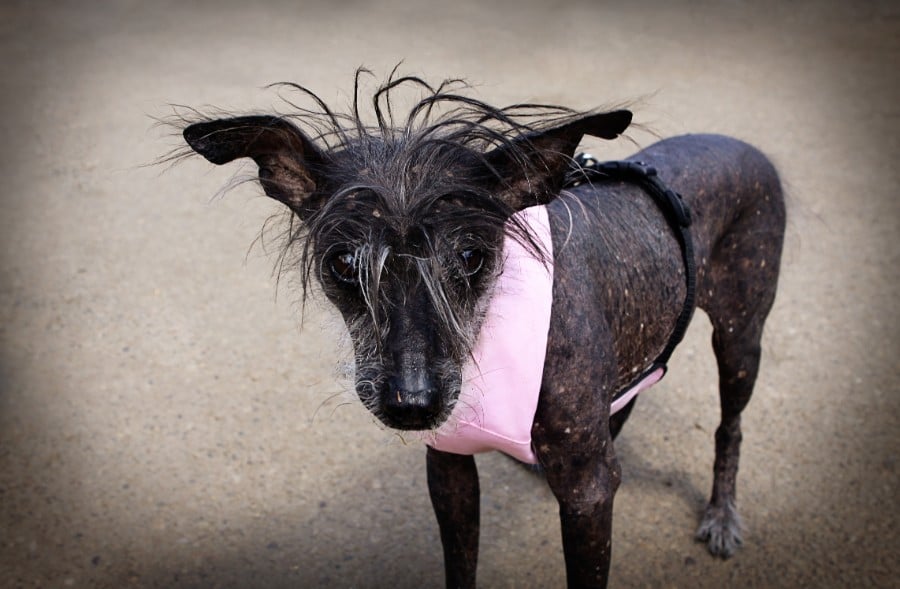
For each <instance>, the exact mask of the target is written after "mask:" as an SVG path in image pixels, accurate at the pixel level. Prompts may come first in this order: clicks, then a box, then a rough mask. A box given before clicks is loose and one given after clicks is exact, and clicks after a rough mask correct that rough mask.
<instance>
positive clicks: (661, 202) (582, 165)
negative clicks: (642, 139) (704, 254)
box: [563, 153, 697, 401]
mask: <svg viewBox="0 0 900 589" xmlns="http://www.w3.org/2000/svg"><path fill="white" fill-rule="evenodd" d="M593 180H612V181H625V182H632V183H634V184H637V185H638V186H639V187H641V188H642V189H643V190H644V192H646V193H647V194H649V195H650V197H651V198H653V202H655V203H656V206H657V207H659V209H660V211H662V214H663V216H664V217H665V219H666V222H667V223H668V224H669V227H670V228H671V229H672V231H673V233H675V237H676V238H677V239H678V243H679V245H681V254H682V259H683V261H684V275H685V282H686V285H687V289H686V292H685V297H684V305H683V306H682V307H681V313H680V314H679V315H678V319H677V320H676V321H675V328H674V329H673V331H672V335H671V336H669V341H668V342H667V343H666V347H665V348H663V351H662V352H661V353H660V354H659V356H657V358H656V360H654V361H653V364H651V365H650V367H649V368H648V369H647V370H645V371H644V372H643V373H641V375H640V376H638V377H637V378H636V379H634V381H632V382H631V383H629V384H628V385H627V386H626V387H624V388H622V389H621V390H619V391H617V392H616V393H615V394H614V395H613V398H612V400H613V401H616V400H617V399H619V398H620V397H622V396H623V395H624V394H625V393H626V392H628V391H629V390H630V389H632V388H633V387H635V386H636V385H637V384H639V383H640V382H641V381H642V380H644V379H645V378H646V377H648V376H649V375H650V374H652V373H653V372H655V371H656V370H658V369H660V368H662V369H663V371H665V370H667V366H666V365H667V364H668V362H669V358H670V357H671V356H672V352H673V351H674V350H675V346H677V345H678V344H679V343H680V342H681V340H682V339H683V338H684V334H685V332H686V331H687V327H688V324H689V323H690V322H691V317H692V316H693V314H694V307H695V303H696V298H697V268H696V263H695V262H694V246H693V242H692V241H691V231H690V227H691V213H690V209H688V206H687V204H685V203H684V201H683V200H682V198H681V195H680V194H678V193H677V192H675V191H674V190H672V189H670V188H669V187H668V186H666V184H665V183H664V182H663V181H662V180H660V178H659V175H658V174H657V171H656V168H654V167H652V166H648V165H647V164H644V163H643V162H636V161H611V162H599V161H597V160H596V159H595V158H594V157H593V156H591V155H589V154H587V153H581V154H578V155H577V156H575V161H574V163H573V165H572V169H571V170H570V171H569V174H568V175H567V177H566V181H565V183H564V185H563V187H564V188H572V187H575V186H578V185H579V184H584V183H585V182H591V181H593Z"/></svg>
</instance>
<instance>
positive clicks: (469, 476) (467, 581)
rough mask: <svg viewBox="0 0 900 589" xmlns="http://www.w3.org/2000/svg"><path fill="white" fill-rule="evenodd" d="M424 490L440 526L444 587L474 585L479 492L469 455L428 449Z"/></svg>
mask: <svg viewBox="0 0 900 589" xmlns="http://www.w3.org/2000/svg"><path fill="white" fill-rule="evenodd" d="M427 464H428V491H429V493H430V494H431V504H432V505H433V506H434V513H435V515H436V516H437V520H438V526H439V527H440V529H441V544H443V546H444V572H445V573H446V578H447V588H448V589H451V588H453V589H457V588H460V589H465V588H474V587H475V568H476V565H477V564H478V525H479V524H478V519H479V501H480V491H479V488H478V470H477V469H476V467H475V458H474V457H473V456H462V455H459V454H451V453H449V452H441V451H440V450H435V449H434V448H430V447H429V448H428V455H427Z"/></svg>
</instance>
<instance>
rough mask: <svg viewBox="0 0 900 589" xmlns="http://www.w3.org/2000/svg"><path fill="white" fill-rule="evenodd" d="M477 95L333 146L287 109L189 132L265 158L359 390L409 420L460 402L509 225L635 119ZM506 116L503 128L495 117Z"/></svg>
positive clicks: (429, 420) (218, 154)
mask: <svg viewBox="0 0 900 589" xmlns="http://www.w3.org/2000/svg"><path fill="white" fill-rule="evenodd" d="M435 96H436V97H438V98H440V95H439V94H436V95H435ZM433 100H434V98H432V101H433ZM473 104H475V105H477V108H474V107H472V105H473ZM465 105H466V106H467V107H468V108H470V111H471V112H470V111H467V112H466V113H465V115H466V116H460V115H459V112H456V113H455V116H456V117H457V118H455V119H448V118H443V119H440V120H438V121H437V122H435V123H433V124H431V125H428V126H423V127H419V128H415V129H413V128H412V126H411V125H409V124H408V125H406V126H404V127H402V128H393V127H390V126H387V125H385V124H384V121H381V120H380V118H379V123H380V124H379V126H378V127H377V128H376V129H374V130H373V129H370V128H367V127H363V126H362V125H356V126H355V127H354V128H353V132H352V133H349V132H348V131H347V129H345V128H340V129H335V130H333V131H332V135H333V136H338V137H339V138H340V145H338V146H337V147H334V148H332V149H321V148H320V147H319V146H318V145H317V144H316V142H314V141H313V140H311V139H310V138H309V137H308V136H307V135H306V134H305V133H304V132H302V131H301V130H300V129H299V128H298V127H297V126H295V125H294V124H292V123H291V122H289V121H288V120H287V119H285V118H277V117H270V116H249V117H236V118H228V119H218V120H205V121H201V122H197V123H193V124H191V125H189V126H187V127H186V128H185V129H184V137H185V139H186V141H187V142H188V144H189V145H190V146H191V148H192V149H194V150H195V151H196V152H198V153H200V154H202V155H203V156H204V157H206V158H207V159H208V160H209V161H211V162H213V163H216V164H222V163H226V162H229V161H231V160H233V159H236V158H239V157H250V158H252V159H253V160H254V161H255V162H256V163H257V164H258V165H259V180H260V183H261V184H262V186H263V188H264V190H265V192H266V193H267V194H268V195H269V196H271V197H273V198H275V199H277V200H279V201H281V202H283V203H284V204H285V205H287V206H288V207H290V209H291V210H292V211H293V213H294V214H295V215H296V216H297V217H298V218H299V220H300V222H301V224H302V227H303V232H302V238H301V239H300V240H299V242H300V247H301V248H302V256H301V260H302V262H301V266H303V268H302V269H303V271H304V272H305V274H304V277H305V278H308V277H310V276H314V277H315V279H316V280H317V281H318V283H319V284H320V286H321V288H322V290H323V292H324V293H325V295H326V296H327V297H328V299H329V300H330V301H331V302H332V303H333V304H334V305H335V307H336V308H337V309H338V310H339V311H340V313H341V314H342V316H343V318H344V321H345V322H346V325H347V328H348V330H349V332H350V335H351V338H352V341H353V348H354V356H355V368H356V391H357V393H358V395H359V397H360V399H361V400H362V402H363V403H364V404H365V406H366V407H367V408H368V409H369V410H370V411H372V413H373V414H374V415H375V416H377V417H378V418H379V419H380V420H381V421H382V422H383V423H384V424H386V425H387V426H389V427H392V428H396V429H400V430H424V429H431V428H435V427H437V426H439V425H440V424H441V423H442V422H443V421H444V420H445V419H446V418H447V416H448V415H449V414H450V412H451V411H452V409H453V406H454V404H455V402H456V399H457V397H458V395H459V391H460V387H461V385H462V370H463V366H464V365H465V363H466V361H467V359H468V358H469V356H470V354H471V351H472V348H473V346H474V344H475V341H476V339H477V336H478V332H479V328H480V325H481V319H482V316H483V312H484V310H485V309H486V306H487V303H488V301H489V299H490V293H491V287H492V285H493V283H494V280H495V278H496V276H497V275H498V273H499V272H501V271H502V265H503V252H502V243H503V239H504V236H505V235H507V234H512V236H513V237H515V238H516V239H520V240H522V241H523V242H525V243H526V244H527V243H528V241H529V239H530V237H529V235H528V232H527V229H526V228H524V227H519V226H517V225H516V223H515V222H514V221H510V217H511V215H512V214H513V213H515V212H516V211H518V210H520V209H522V208H525V207H527V206H532V205H535V204H541V203H546V202H547V201H548V200H550V199H551V198H552V197H553V196H554V195H555V194H557V193H558V192H559V189H560V187H561V185H562V181H563V178H564V175H565V172H566V170H567V167H568V164H569V161H570V159H571V156H572V154H573V153H574V150H575V148H576V147H577V144H578V142H579V141H580V139H581V137H582V135H583V134H585V133H588V134H591V135H595V136H599V137H605V138H612V137H615V136H617V135H618V134H619V133H621V132H622V131H623V130H624V129H625V127H627V125H628V123H629V122H630V118H631V117H630V113H628V112H627V111H615V112H611V113H601V114H592V115H583V116H571V117H569V118H567V119H566V120H565V121H563V122H562V123H561V124H557V125H555V126H552V127H547V128H542V127H540V126H537V127H536V126H533V125H529V126H525V125H519V124H515V123H513V122H512V119H511V118H510V117H509V115H508V114H504V110H502V109H492V107H488V106H487V105H483V104H481V103H474V102H466V103H465ZM557 114H558V112H557ZM492 115H493V119H491V116H492ZM414 118H415V117H414V116H413V115H411V116H410V119H409V120H408V123H409V122H411V121H413V119H414ZM488 119H491V120H490V121H488ZM448 120H449V121H450V122H449V123H448ZM498 121H501V122H503V123H506V125H507V128H506V129H505V130H504V131H502V132H501V131H498V130H497V129H496V128H495V127H489V126H488V125H486V124H485V123H487V122H494V123H496V122H498ZM332 122H334V123H335V124H336V121H335V120H334V119H332ZM304 283H306V281H304Z"/></svg>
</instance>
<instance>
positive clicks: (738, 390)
mask: <svg viewBox="0 0 900 589" xmlns="http://www.w3.org/2000/svg"><path fill="white" fill-rule="evenodd" d="M757 202H758V203H760V207H759V208H751V209H750V210H749V211H747V212H746V213H745V214H744V215H743V216H742V218H740V219H739V220H738V221H737V222H735V223H734V225H733V226H732V228H731V230H730V231H729V232H728V233H727V234H726V235H725V236H723V238H722V239H720V240H719V242H718V243H717V244H716V246H715V248H714V249H713V251H712V252H710V254H711V255H710V263H709V265H708V267H707V268H705V269H704V274H705V276H704V277H703V279H702V281H701V287H700V288H701V293H700V296H699V303H700V306H701V307H702V308H704V309H705V310H706V312H707V314H708V315H709V317H710V320H711V321H712V324H713V338H712V340H713V341H712V343H713V349H714V351H715V354H716V360H717V363H718V368H719V398H720V403H721V417H722V421H721V423H720V425H719V427H718V429H717V430H716V435H715V440H716V459H715V466H714V470H713V472H714V480H713V488H712V497H711V499H710V502H709V504H708V505H707V507H706V511H705V513H704V515H703V519H702V522H701V524H700V527H699V529H698V530H697V539H698V540H700V541H703V542H706V543H707V546H708V548H709V551H710V552H711V553H712V554H714V555H716V556H721V557H723V558H728V557H729V556H731V555H732V554H733V553H734V552H735V550H736V549H737V548H738V546H740V544H741V542H742V538H741V522H740V518H739V517H738V513H737V510H736V507H735V501H736V495H737V489H736V478H737V471H738V460H739V456H740V445H741V437H742V434H741V411H743V409H744V407H746V406H747V403H748V402H749V400H750V396H751V394H752V393H753V386H754V384H755V382H756V376H757V373H758V370H759V360H760V340H761V338H762V332H763V324H764V322H765V319H766V316H767V315H768V313H769V310H770V309H771V306H772V303H773V301H774V298H775V287H776V284H777V281H778V267H779V261H780V257H781V245H782V241H783V231H784V206H783V202H782V200H781V194H780V190H777V189H773V191H772V193H770V194H769V195H768V196H767V197H765V198H759V200H758V201H757Z"/></svg>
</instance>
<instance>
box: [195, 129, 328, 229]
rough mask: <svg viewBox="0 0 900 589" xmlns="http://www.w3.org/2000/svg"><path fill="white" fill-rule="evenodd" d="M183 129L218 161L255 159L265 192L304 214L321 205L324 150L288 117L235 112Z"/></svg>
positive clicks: (198, 147)
mask: <svg viewBox="0 0 900 589" xmlns="http://www.w3.org/2000/svg"><path fill="white" fill-rule="evenodd" d="M182 134H183V135H184V140H185V141H187V143H188V145H190V146H191V148H192V149H193V150H194V151H196V152H197V153H199V154H200V155H202V156H203V157H205V158H206V159H207V160H209V161H210V162H212V163H214V164H217V165H221V164H226V163H228V162H230V161H232V160H235V159H237V158H242V157H249V158H252V159H253V161H254V162H256V164H257V165H258V166H259V183H260V184H262V187H263V190H265V192H266V194H268V195H269V196H271V197H272V198H274V199H275V200H278V201H281V202H282V203H284V204H286V205H287V206H288V207H290V208H291V210H293V211H294V212H296V213H297V214H298V215H300V217H301V218H305V217H306V216H308V214H309V213H310V212H312V211H313V210H314V209H315V208H316V207H317V206H318V204H320V203H316V202H312V201H313V198H312V196H313V195H314V194H315V192H316V188H317V187H318V185H319V183H320V172H321V169H322V164H323V162H324V156H323V153H322V152H321V151H320V150H319V148H317V147H316V146H315V144H314V143H313V142H312V141H311V140H310V139H309V138H308V137H306V135H304V134H303V132H302V131H300V129H298V128H297V127H296V126H294V125H293V124H291V123H290V122H289V121H286V120H285V119H283V118H279V117H274V116H267V115H259V116H245V117H234V118H229V119H218V120H213V121H203V122H199V123H194V124H192V125H189V126H188V127H186V128H185V129H184V131H183V133H182Z"/></svg>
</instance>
